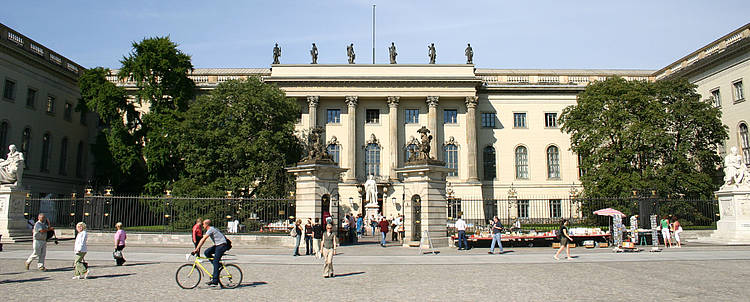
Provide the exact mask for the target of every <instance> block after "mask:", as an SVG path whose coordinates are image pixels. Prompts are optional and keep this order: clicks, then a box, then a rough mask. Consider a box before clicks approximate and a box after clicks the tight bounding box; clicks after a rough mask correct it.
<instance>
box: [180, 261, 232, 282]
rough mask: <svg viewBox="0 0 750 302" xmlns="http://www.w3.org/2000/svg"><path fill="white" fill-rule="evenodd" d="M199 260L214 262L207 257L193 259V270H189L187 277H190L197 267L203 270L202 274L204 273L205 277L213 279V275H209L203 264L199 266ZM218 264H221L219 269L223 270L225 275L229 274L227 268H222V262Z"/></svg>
mask: <svg viewBox="0 0 750 302" xmlns="http://www.w3.org/2000/svg"><path fill="white" fill-rule="evenodd" d="M200 260H208V261H212V260H214V258H208V257H195V260H193V269H192V270H190V274H188V275H192V274H193V270H195V267H196V266H197V267H199V268H200V269H201V270H203V272H204V273H206V275H207V276H208V277H209V278H213V277H214V276H213V275H212V274H211V273H210V272H209V271H208V269H206V267H205V266H203V264H201V263H202V262H201V261H200ZM220 263H221V267H222V268H223V269H224V271H226V272H227V274H229V271H227V267H226V266H224V262H223V261H222V262H220ZM231 277H232V275H229V278H231Z"/></svg>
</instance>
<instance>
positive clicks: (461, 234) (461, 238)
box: [458, 230, 469, 250]
mask: <svg viewBox="0 0 750 302" xmlns="http://www.w3.org/2000/svg"><path fill="white" fill-rule="evenodd" d="M458 248H459V249H460V248H463V249H465V250H468V249H469V242H468V241H467V240H466V230H461V231H458Z"/></svg>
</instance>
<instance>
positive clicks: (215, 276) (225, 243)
mask: <svg viewBox="0 0 750 302" xmlns="http://www.w3.org/2000/svg"><path fill="white" fill-rule="evenodd" d="M203 228H204V229H206V233H205V234H204V235H203V237H202V238H201V241H199V242H198V246H196V247H195V250H193V253H192V254H193V255H200V250H201V246H203V244H204V243H205V242H206V239H208V238H211V241H213V242H214V245H213V246H212V247H210V248H207V249H206V251H205V252H203V254H204V255H205V256H206V258H213V260H211V264H213V265H214V271H213V273H212V274H211V276H212V278H211V281H209V282H208V283H206V285H208V286H216V285H219V269H220V268H221V257H223V256H224V253H226V252H227V251H228V250H229V249H231V248H232V244H231V241H229V240H228V239H227V237H226V236H224V234H222V233H221V231H219V229H217V228H215V227H213V226H211V220H209V219H206V220H204V221H203ZM298 242H299V241H298Z"/></svg>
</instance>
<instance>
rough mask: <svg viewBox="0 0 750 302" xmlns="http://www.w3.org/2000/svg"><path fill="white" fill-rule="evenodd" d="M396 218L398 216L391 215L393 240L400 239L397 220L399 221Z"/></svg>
mask: <svg viewBox="0 0 750 302" xmlns="http://www.w3.org/2000/svg"><path fill="white" fill-rule="evenodd" d="M396 220H398V218H393V217H391V219H390V221H391V241H396V240H398V233H397V232H396V222H397V221H396Z"/></svg>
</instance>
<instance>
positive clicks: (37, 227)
mask: <svg viewBox="0 0 750 302" xmlns="http://www.w3.org/2000/svg"><path fill="white" fill-rule="evenodd" d="M46 221H47V219H46V217H45V216H44V213H39V215H38V216H37V221H36V223H34V228H33V229H32V234H31V238H32V239H33V240H34V241H33V243H32V247H33V248H34V251H33V252H31V255H30V256H29V258H28V259H26V262H25V263H26V270H29V266H30V265H31V261H34V259H36V261H37V268H39V270H40V271H46V270H47V268H46V267H45V266H44V260H45V259H46V258H47V232H49V231H53V230H54V229H55V228H53V227H50V226H49V225H47V224H46V223H45V222H46Z"/></svg>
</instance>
